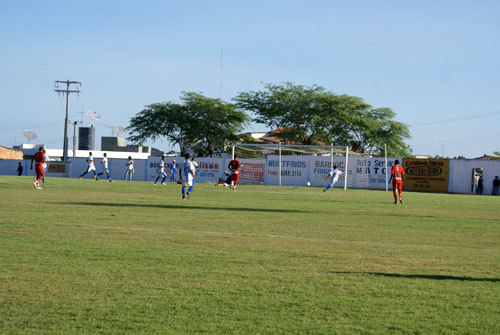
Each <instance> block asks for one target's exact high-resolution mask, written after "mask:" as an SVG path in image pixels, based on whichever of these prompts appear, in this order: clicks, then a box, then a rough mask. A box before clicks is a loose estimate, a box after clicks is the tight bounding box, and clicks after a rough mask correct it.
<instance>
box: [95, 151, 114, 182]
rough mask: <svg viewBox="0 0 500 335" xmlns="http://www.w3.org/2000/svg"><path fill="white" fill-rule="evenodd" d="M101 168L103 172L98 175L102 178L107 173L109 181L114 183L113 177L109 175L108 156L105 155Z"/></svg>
mask: <svg viewBox="0 0 500 335" xmlns="http://www.w3.org/2000/svg"><path fill="white" fill-rule="evenodd" d="M101 168H102V171H101V172H99V173H98V174H97V175H98V176H102V175H103V174H104V173H106V176H107V177H108V181H109V182H112V180H111V176H110V175H109V161H108V154H106V153H104V154H103V157H102V161H101Z"/></svg>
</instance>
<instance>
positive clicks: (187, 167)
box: [179, 154, 195, 200]
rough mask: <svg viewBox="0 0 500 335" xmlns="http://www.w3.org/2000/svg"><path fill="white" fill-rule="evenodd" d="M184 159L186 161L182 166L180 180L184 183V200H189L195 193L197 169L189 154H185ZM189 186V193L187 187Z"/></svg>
mask: <svg viewBox="0 0 500 335" xmlns="http://www.w3.org/2000/svg"><path fill="white" fill-rule="evenodd" d="M184 158H186V160H185V161H184V162H182V164H181V170H180V171H179V179H180V180H181V182H182V200H184V199H189V195H190V194H191V192H192V191H193V179H194V171H195V167H194V164H193V162H192V161H191V160H190V159H189V154H185V155H184ZM187 186H189V188H188V190H187V192H186V187H187Z"/></svg>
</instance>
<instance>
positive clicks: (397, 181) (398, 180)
mask: <svg viewBox="0 0 500 335" xmlns="http://www.w3.org/2000/svg"><path fill="white" fill-rule="evenodd" d="M404 174H405V172H404V170H403V167H402V166H401V165H399V160H398V159H396V160H395V161H394V165H393V166H392V169H391V178H390V179H389V183H390V182H391V180H392V194H393V195H394V203H395V204H397V203H398V194H397V192H396V191H399V202H400V203H403V194H402V193H403V176H404Z"/></svg>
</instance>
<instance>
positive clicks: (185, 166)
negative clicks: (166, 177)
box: [182, 160, 196, 178]
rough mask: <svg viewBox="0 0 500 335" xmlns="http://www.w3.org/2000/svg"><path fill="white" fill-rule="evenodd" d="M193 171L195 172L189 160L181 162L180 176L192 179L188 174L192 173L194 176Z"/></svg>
mask: <svg viewBox="0 0 500 335" xmlns="http://www.w3.org/2000/svg"><path fill="white" fill-rule="evenodd" d="M195 170H196V168H195V165H194V164H193V162H191V161H190V160H186V161H184V162H182V174H183V176H184V177H186V178H189V176H191V178H192V177H193V176H192V175H191V173H190V172H193V174H194V172H195Z"/></svg>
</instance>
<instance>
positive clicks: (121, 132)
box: [111, 124, 127, 136]
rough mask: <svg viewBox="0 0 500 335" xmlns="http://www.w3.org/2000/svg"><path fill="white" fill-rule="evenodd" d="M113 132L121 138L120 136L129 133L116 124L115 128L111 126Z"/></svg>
mask: <svg viewBox="0 0 500 335" xmlns="http://www.w3.org/2000/svg"><path fill="white" fill-rule="evenodd" d="M111 132H112V133H113V134H116V135H117V136H120V135H123V134H126V133H127V132H126V131H125V129H124V128H123V127H122V126H119V125H116V124H114V125H113V126H111Z"/></svg>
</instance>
